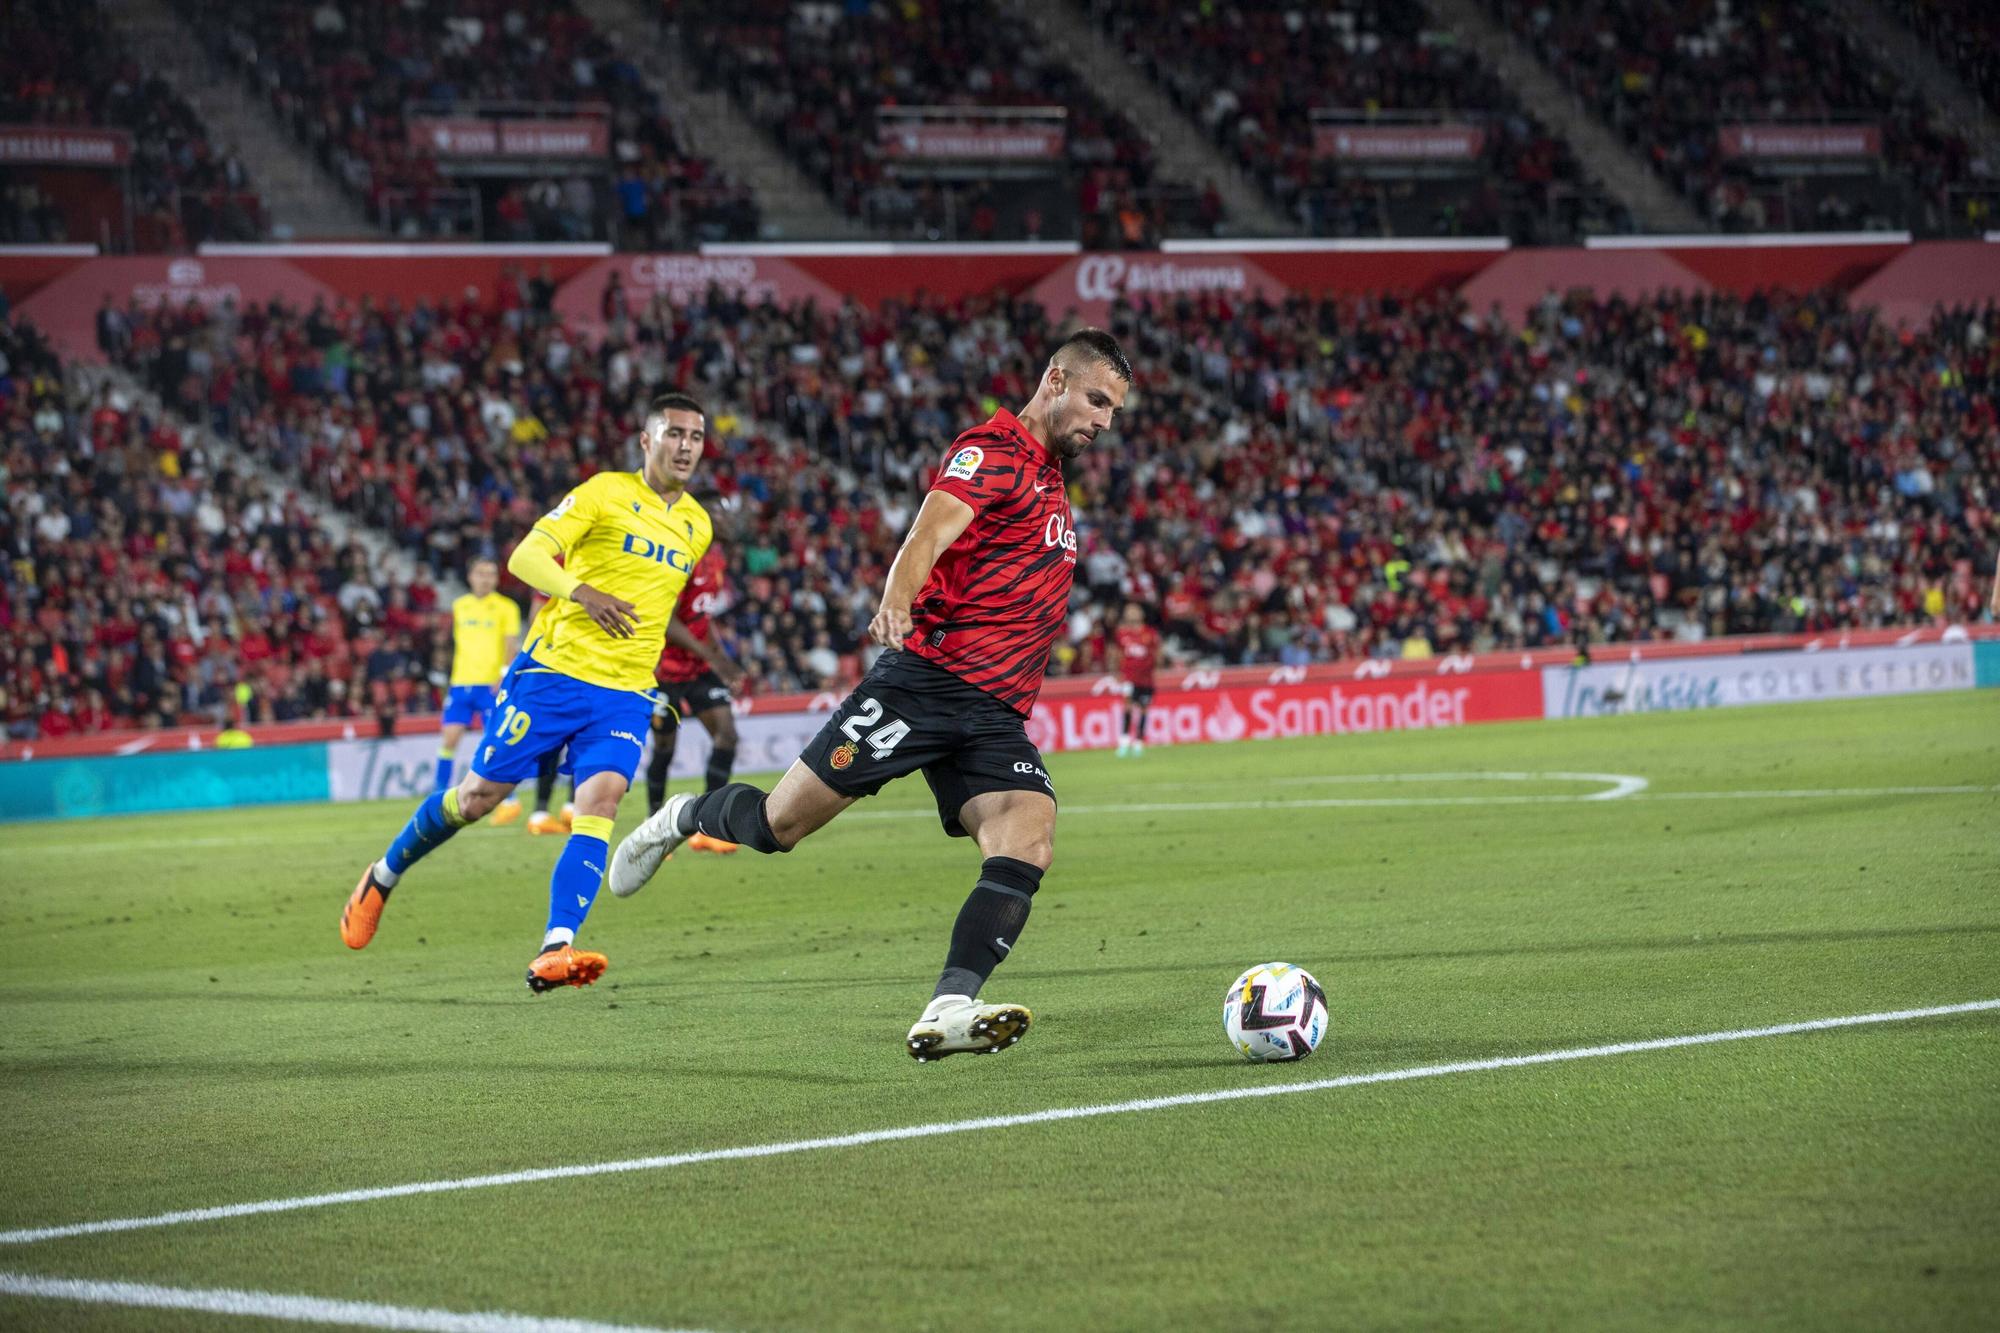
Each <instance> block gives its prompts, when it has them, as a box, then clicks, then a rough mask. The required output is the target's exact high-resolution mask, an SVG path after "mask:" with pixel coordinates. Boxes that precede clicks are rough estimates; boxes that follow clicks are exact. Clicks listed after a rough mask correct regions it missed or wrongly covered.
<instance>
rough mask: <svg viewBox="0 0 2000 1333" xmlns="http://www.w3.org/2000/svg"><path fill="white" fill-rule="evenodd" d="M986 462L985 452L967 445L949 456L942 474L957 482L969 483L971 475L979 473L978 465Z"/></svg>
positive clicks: (973, 445)
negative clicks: (955, 479)
mask: <svg viewBox="0 0 2000 1333" xmlns="http://www.w3.org/2000/svg"><path fill="white" fill-rule="evenodd" d="M985 461H986V451H985V450H984V449H981V448H980V447H979V446H978V445H976V444H968V445H966V446H965V448H963V449H960V450H959V451H958V452H957V453H955V454H953V455H952V456H951V462H949V463H947V464H945V469H944V474H945V476H947V477H955V478H957V479H958V480H959V481H971V480H972V474H973V473H975V472H977V471H979V465H980V464H981V463H984V462H985Z"/></svg>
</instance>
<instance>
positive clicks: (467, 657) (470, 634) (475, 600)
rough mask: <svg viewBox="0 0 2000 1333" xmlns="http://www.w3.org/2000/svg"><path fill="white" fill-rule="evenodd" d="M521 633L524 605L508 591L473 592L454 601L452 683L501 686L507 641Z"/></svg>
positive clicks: (506, 655)
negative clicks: (478, 593) (522, 607)
mask: <svg viewBox="0 0 2000 1333" xmlns="http://www.w3.org/2000/svg"><path fill="white" fill-rule="evenodd" d="M520 634H521V604H520V603H519V602H516V601H515V600H514V599H513V598H511V597H509V596H507V595H506V594H505V593H500V592H489V593H487V594H486V595H485V596H484V597H474V596H473V595H472V594H471V593H467V594H465V596H463V597H461V598H459V599H458V600H457V601H455V602H453V603H452V604H451V683H452V684H454V685H498V684H499V683H500V673H501V672H503V671H505V670H506V669H507V659H508V657H509V656H511V654H509V653H508V651H507V640H509V639H513V638H518V637H520Z"/></svg>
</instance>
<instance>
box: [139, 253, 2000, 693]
mask: <svg viewBox="0 0 2000 1333" xmlns="http://www.w3.org/2000/svg"><path fill="white" fill-rule="evenodd" d="M130 318H131V319H132V320H133V322H134V325H135V328H136V330H137V332H136V334H135V336H134V337H133V338H132V339H131V341H130V344H129V346H127V347H125V348H123V349H122V350H121V351H120V352H119V356H120V359H121V360H122V361H123V362H124V363H125V364H127V365H128V366H130V367H131V368H132V369H133V370H134V371H135V372H137V373H139V374H141V375H142V376H144V377H145V378H146V379H147V380H148V381H149V382H150V383H152V384H153V385H154V386H156V387H157V388H158V389H159V390H160V391H161V392H162V393H163V395H164V396H165V397H166V398H167V399H168V400H169V401H170V402H173V403H176V404H179V405H181V410H182V411H183V412H184V413H186V414H187V415H189V416H194V417H206V418H208V419H210V420H213V421H214V422H216V423H217V424H219V425H221V426H222V427H223V428H224V429H225V430H226V431H227V433H228V434H230V435H231V436H232V437H233V438H234V439H235V440H236V441H237V442H238V443H239V444H241V445H242V446H244V447H245V448H247V449H249V450H251V451H252V452H254V453H255V454H256V455H257V456H258V457H259V458H261V459H263V460H264V461H266V462H268V463H270V464H271V465H273V466H274V467H277V468H278V469H280V470H281V471H283V472H285V473H287V474H289V475H291V476H293V477H295V478H297V479H298V480H299V482H300V484H301V485H304V486H308V487H310V488H312V489H313V490H314V491H316V492H317V493H318V494H319V495H321V496H322V497H324V498H325V499H326V500H328V501H329V502H331V503H333V504H336V505H338V506H340V507H341V508H342V509H343V510H345V511H346V512H348V513H350V514H351V515H353V516H354V517H356V518H358V519H361V520H363V521H366V522H369V523H373V524H375V525H376V526H377V527H379V528H381V529H383V530H385V531H387V532H389V533H391V534H393V535H394V536H395V538H396V539H397V540H398V541H400V542H401V543H402V544H403V545H404V546H405V547H406V548H407V549H409V550H410V551H411V552H412V553H414V554H417V555H418V556H420V557H421V558H422V559H423V560H425V561H426V562H427V563H428V565H429V566H430V568H431V569H432V571H433V573H434V574H435V575H436V576H438V577H440V578H442V577H447V576H449V575H451V574H454V573H455V572H457V571H458V570H460V569H462V568H463V567H464V565H465V563H466V561H467V560H469V559H470V558H471V557H472V556H473V555H476V554H479V553H482V552H489V551H491V552H498V553H504V551H505V550H506V549H507V548H508V547H509V546H510V545H511V543H512V542H513V541H515V540H517V539H518V537H519V535H520V533H521V532H522V531H524V530H525V528H526V527H527V525H528V524H530V523H532V521H533V520H534V518H535V517H536V516H537V515H538V514H539V513H540V512H542V510H543V509H545V508H546V507H547V505H548V504H549V503H550V502H551V501H552V500H553V499H554V498H555V497H557V496H559V495H560V494H561V493H562V492H563V491H564V490H565V489H566V488H567V487H569V486H570V485H572V484H574V482H575V481H576V480H578V479H580V478H581V477H583V476H586V475H588V474H589V473H591V472H593V471H595V470H597V469H600V468H603V467H611V466H630V465H631V461H630V460H629V459H628V458H626V457H625V450H626V448H627V444H626V442H627V441H628V439H629V435H630V426H629V422H630V421H631V419H632V414H633V412H634V410H635V408H636V406H637V405H638V404H639V403H640V402H642V401H643V399H644V397H645V395H646V394H647V393H648V392H649V391H650V389H651V388H652V386H655V385H660V384H675V385H684V386H690V387H692V388H694V389H695V390H696V391H697V392H698V393H700V394H701V395H702V396H703V398H704V399H705V400H706V401H707V402H708V403H709V405H710V410H711V414H712V421H713V424H714V428H715V435H716V439H715V442H714V443H713V445H712V446H711V451H710V457H709V459H708V460H707V461H706V462H705V463H704V464H703V469H702V480H701V483H700V486H699V492H698V493H700V494H701V495H702V497H703V498H704V502H705V503H708V504H709V505H710V508H711V510H712V512H714V513H715V514H716V516H717V524H718V539H719V540H720V541H722V542H723V543H724V545H725V548H726V550H727V553H728V556H729V561H730V566H731V581H732V583H733V585H734V588H735V591H736V594H737V598H738V600H737V602H736V605H735V606H734V607H733V608H732V609H731V610H730V611H729V612H728V613H726V614H725V615H724V616H722V617H721V618H720V622H719V623H720V624H721V625H722V632H723V634H724V641H725V643H727V644H728V645H729V646H730V647H731V649H732V651H734V652H735V653H736V654H737V655H738V656H739V658H740V659H741V660H742V661H744V662H745V664H746V665H747V666H748V667H749V668H750V670H751V673H752V676H753V682H754V685H755V687H756V688H757V689H760V690H765V691H775V690H791V689H806V690H812V689H818V688H822V687H825V686H829V685H837V684H840V683H843V682H847V681H851V680H852V679H853V678H854V676H855V674H856V672H857V671H858V670H859V668H860V665H861V653H862V645H863V640H864V634H863V627H864V626H865V623H866V620H867V617H868V615H869V614H870V613H871V612H872V610H873V608H874V600H875V598H876V596H877V595H878V592H879V588H880V584H881V580H882V577H883V575H884V573H885V571H886V568H887V564H888V561H889V559H890V558H891V557H892V555H893V553H894V550H895V547H896V545H897V543H898V541H899V539H900V536H901V534H902V531H903V529H904V527H905V525H906V524H907V522H908V519H909V517H910V515H911V514H912V513H913V512H914V507H915V504H916V503H917V501H918V500H919V499H920V493H921V490H922V487H923V485H924V484H925V482H926V480H927V477H928V474H929V470H930V469H931V468H932V467H933V466H934V465H935V461H936V459H937V457H938V456H939V454H940V452H941V448H942V443H943V442H944V441H946V440H948V439H949V438H950V437H951V436H952V435H953V434H954V433H955V432H956V431H957V430H958V429H961V428H962V427H963V426H964V425H965V424H967V423H970V422H973V421H976V420H979V419H981V418H983V417H984V415H986V413H987V412H988V411H990V404H991V403H992V402H994V401H998V402H1001V403H1008V402H1016V401H1020V400H1024V399H1025V398H1026V397H1027V395H1028V391H1029V389H1030V387H1031V385H1032V382H1033V378H1034V376H1035V375H1036V374H1037V371H1038V367H1037V365H1036V363H1035V360H1034V357H1033V354H1032V351H1031V349H1036V348H1040V347H1043V346H1046V345H1047V342H1048V341H1049V338H1050V336H1051V334H1052V332H1053V330H1051V328H1050V327H1049V325H1048V323H1047V320H1046V317H1045V316H1044V314H1043V313H1042V311H1041V310H1040V309H1039V308H1037V307H1035V306H1032V305H1029V304H1026V303H1020V302H1013V301H1003V300H999V299H997V298H995V299H989V300H979V301H967V302H964V303H961V304H955V305H949V306H946V305H938V304H932V305H924V306H915V307H911V306H901V305H897V304H894V303H891V304H889V305H886V306H884V307H883V308H882V309H881V310H879V311H874V312H871V311H868V310H864V309H862V308H861V307H858V306H852V305H847V306H842V307H839V308H834V309H828V308H823V307H804V306H800V307H790V308H787V307H780V306H776V305H767V304H758V305H752V304H747V303H745V302H743V301H741V300H740V299H738V298H735V297H731V296H729V295H726V294H724V293H722V292H720V291H712V292H711V293H710V294H709V296H708V297H707V298H706V299H705V300H698V301H694V302H690V303H687V304H685V305H681V306H675V307H672V308H669V307H668V306H667V304H666V303H665V302H661V303H658V304H656V305H655V306H654V307H652V308H651V309H649V310H647V311H644V312H642V313H640V314H638V315H636V316H634V317H633V318H632V319H631V320H630V321H629V322H627V323H623V324H620V325H619V326H616V327H614V328H613V330H612V332H611V335H610V337H609V338H608V339H607V340H606V342H605V343H604V345H603V347H602V348H599V349H595V350H593V349H592V348H590V347H588V346H586V345H585V344H584V342H583V340H582V339H580V338H575V337H572V335H570V334H569V333H568V332H567V331H565V330H564V329H563V328H562V327H561V325H560V324H559V323H558V322H556V321H555V320H553V319H552V318H550V317H549V316H548V315H547V314H546V313H545V312H542V311H539V310H537V309H536V308H535V306H534V304H533V303H532V302H531V301H522V300H518V299H514V298H503V299H498V300H494V299H488V300H486V301H483V302H474V301H470V300H464V301H460V302H456V303H451V304H446V305H417V306H414V307H411V308H408V309H404V310H400V311H399V310H396V309H393V308H391V307H388V306H384V305H369V306H347V307H341V308H338V309H334V308H322V309H315V310H312V311H305V312H299V311H288V310H285V309H282V308H277V307H271V308H263V309H257V308H252V309H248V310H244V311H241V312H238V313H236V314H234V315H233V316H232V315H225V316H224V317H222V318H220V319H213V320H204V319H200V318H196V317H194V316H192V315H191V314H190V312H188V311H173V310H155V311H152V312H137V311H135V312H133V313H132V314H131V316H130ZM1115 323H1116V327H1117V330H1118V332H1119V333H1120V335H1121V337H1123V338H1125V339H1126V340H1127V341H1128V345H1130V346H1131V347H1132V349H1133V359H1134V363H1135V365H1136V366H1137V367H1138V370H1139V376H1140V378H1139V383H1138V384H1137V385H1136V386H1135V388H1136V392H1135V395H1134V399H1133V403H1132V404H1131V408H1130V410H1129V411H1128V412H1127V414H1126V419H1125V420H1124V421H1122V422H1121V427H1120V430H1119V432H1118V434H1117V436H1116V438H1115V441H1114V442H1111V443H1109V444H1108V445H1107V446H1100V447H1099V448H1097V449H1095V450H1093V451H1092V452H1091V453H1089V454H1087V455H1085V457H1084V458H1083V459H1082V460H1081V461H1080V462H1079V463H1077V464H1075V465H1073V466H1072V469H1071V471H1072V477H1073V481H1072V488H1073V495H1074V498H1075V501H1076V504H1077V509H1078V513H1079V516H1080V519H1081V530H1082V535H1083V546H1082V550H1081V552H1080V556H1081V560H1080V566H1079V571H1078V591H1077V595H1076V601H1075V606H1074V614H1073V617H1072V623H1071V625H1070V630H1069V633H1068V635H1067V636H1066V638H1065V641H1064V642H1062V643H1061V644H1060V645H1059V646H1058V649H1057V655H1056V663H1055V669H1056V670H1057V671H1084V670H1094V669H1096V668H1097V667H1099V666H1101V665H1102V663H1103V660H1104V659H1103V653H1104V645H1105V635H1106V630H1105V626H1106V624H1107V621H1108V618H1109V617H1111V616H1113V615H1115V613H1116V611H1117V610H1118V608H1119V607H1120V606H1122V604H1123V602H1124V601H1125V600H1127V599H1131V600H1137V601H1139V602H1140V603H1141V604H1142V605H1143V606H1145V607H1147V608H1148V609H1149V612H1150V613H1152V614H1154V615H1156V616H1157V618H1158V619H1159V620H1160V621H1161V623H1162V625H1163V628H1164V629H1165V630H1166V632H1167V635H1168V650H1169V660H1171V661H1175V662H1184V663H1186V662H1193V663H1201V664H1235V663H1256V662H1274V663H1285V664H1301V663H1306V662H1310V661H1319V660H1325V659H1329V658H1337V657H1351V656H1377V657H1423V656H1429V655H1432V654H1437V653H1444V652H1448V651H1462V650H1468V649H1492V648H1511V647H1532V646H1544V645H1550V644H1562V643H1568V642H1572V641H1582V640H1590V641H1612V642H1616V641H1620V640H1641V639H1653V638H1659V637H1667V636H1675V635H1679V636H1694V635H1719V634H1725V633H1730V634H1734V633H1750V632H1788V631H1818V630H1824V629H1832V628H1838V627H1845V626H1854V627H1878V626H1884V625H1897V624H1919V623H1936V622H1940V621H1946V620H1955V619H1965V618H1971V617H1975V616H1976V615H1977V614H1978V610H1979V606H1980V599H1981V596H1982V593H1983V589H1982V588H1981V587H1980V586H1978V585H1979V580H1978V579H1977V578H1976V577H1975V573H1974V569H1975V563H1976V562H1977V560H1978V559H1979V555H1978V552H1977V550H1976V539H1975V538H1974V536H1973V533H1975V532H1976V531H1977V530H1978V527H1979V522H1980V519H1979V515H1980V514H1982V513H1983V512H1984V509H1985V507H1986V506H1987V505H1988V504H1989V503H1990V501H1988V500H1986V499H1984V498H1982V497H1985V496H1990V495H1992V494H1994V493H1996V491H2000V422H1996V420H1995V414H1994V411H1993V407H1992V396H1991V394H1992V387H1993V385H1994V383H1995V375H1996V371H2000V353H1996V351H1995V349H1994V344H1993V341H1992V338H1993V331H1995V330H1996V329H2000V309H1994V308H1988V309H1982V310H1976V311H1975V310H1965V311H1959V312H1956V313H1952V314H1949V315H1940V316H1939V317H1938V318H1937V319H1936V320H1934V321H1933V322H1932V323H1931V324H1930V325H1929V326H1928V327H1925V328H1921V329H1918V330H1915V331H1912V332H1908V333H1904V334H1898V333H1897V332H1896V331H1894V330H1891V329H1889V328H1887V327H1885V326H1883V325H1881V324H1879V323H1878V322H1877V321H1876V320H1875V318H1874V316H1873V315H1872V313H1871V312H1869V311H1866V310H1857V309H1850V308H1848V307H1847V306H1846V305H1845V304H1844V303H1843V302H1842V300H1841V299H1840V298H1839V297H1837V296H1833V295H1828V294H1820V295H1814V296H1808V297H1791V296H1773V297H1758V298H1754V299H1748V300H1745V299H1738V298H1734V297H1727V296H1720V295H1705V296H1685V297H1662V298H1658V299H1656V300H1652V301H1649V302H1646V303H1643V304H1631V303H1628V302H1625V301H1622V300H1610V301H1596V300H1592V299H1589V298H1586V297H1583V296H1575V297H1572V298H1569V299H1567V300H1561V301H1558V300H1556V299H1554V298H1551V299H1550V300H1549V301H1548V302H1546V303H1545V304H1544V305H1543V307H1542V308H1541V309H1539V310H1538V311H1537V312H1535V314H1534V316H1533V318H1532V319H1531V320H1530V321H1529V322H1528V324H1527V326H1526V327H1525V328H1512V327H1508V326H1506V325H1504V324H1503V323H1501V322H1500V321H1499V320H1498V319H1497V318H1495V317H1480V316H1478V315H1476V314H1475V312H1472V311H1469V310H1467V309H1466V308H1464V306H1463V305H1462V303H1460V302H1459V301H1457V300H1456V298H1453V297H1450V296H1448V295H1443V294H1440V295H1435V296H1429V297H1423V298H1418V299H1410V298H1404V297H1394V296H1383V297H1379V298H1370V299H1354V300H1340V301H1334V300H1323V301H1313V300H1307V299H1302V298H1300V299H1293V300H1291V301H1288V302H1286V303H1285V304H1283V305H1266V304H1255V303H1240V302H1236V301H1232V300H1229V299H1225V298H1220V297H1208V298H1203V299H1193V298H1190V299H1188V300H1185V301H1181V302H1176V303H1173V304H1170V305H1167V306H1164V307H1159V308H1154V309H1151V310H1150V311H1149V312H1147V313H1146V314H1145V316H1144V317H1143V318H1142V317H1140V315H1139V314H1138V313H1137V312H1134V311H1132V310H1130V309H1129V308H1120V310H1119V312H1118V313H1117V316H1116V320H1115ZM218 349H232V350H233V353H234V354H233V355H218V354H217V351H218ZM204 357H206V361H205V362H204V359H203V358H204ZM385 605H386V597H385ZM347 632H348V633H349V634H350V635H352V634H353V633H354V632H355V631H354V630H353V629H352V628H351V627H350V628H348V630H347ZM412 651H413V653H414V654H415V656H417V657H419V658H421V657H423V656H424V649H423V648H422V646H421V644H420V643H414V642H413V645H412Z"/></svg>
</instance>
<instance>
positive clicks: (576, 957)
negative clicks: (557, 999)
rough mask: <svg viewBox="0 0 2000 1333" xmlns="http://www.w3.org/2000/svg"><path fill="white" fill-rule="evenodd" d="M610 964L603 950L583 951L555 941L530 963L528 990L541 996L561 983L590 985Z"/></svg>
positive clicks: (566, 984) (561, 984) (563, 984)
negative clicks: (595, 951) (600, 951)
mask: <svg viewBox="0 0 2000 1333" xmlns="http://www.w3.org/2000/svg"><path fill="white" fill-rule="evenodd" d="M609 966H611V960H610V959H608V958H606V957H605V956H604V955H603V954H601V953H581V952H579V951H577V950H575V949H572V948H571V947H570V946H569V945H567V944H553V945H550V946H549V947H548V948H546V949H544V950H542V951H541V952H540V953H538V954H536V955H535V961H534V962H532V963H530V964H528V989H529V990H530V991H533V992H534V993H535V994H537V995H540V994H541V993H542V992H543V991H552V990H554V989H556V987H558V986H588V985H589V984H590V983H591V982H593V981H595V980H597V979H598V978H599V977H601V976H603V975H604V969H605V968H607V967H609Z"/></svg>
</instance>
